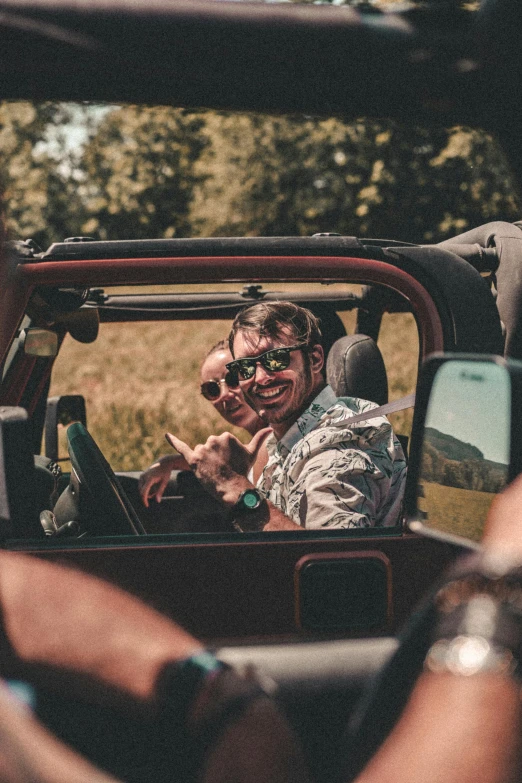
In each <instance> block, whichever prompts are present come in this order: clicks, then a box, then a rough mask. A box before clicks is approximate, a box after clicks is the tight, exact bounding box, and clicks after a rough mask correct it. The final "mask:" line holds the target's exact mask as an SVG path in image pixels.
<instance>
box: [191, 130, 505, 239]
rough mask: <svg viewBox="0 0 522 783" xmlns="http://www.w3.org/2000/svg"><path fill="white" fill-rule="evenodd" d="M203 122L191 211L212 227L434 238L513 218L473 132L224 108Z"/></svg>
mask: <svg viewBox="0 0 522 783" xmlns="http://www.w3.org/2000/svg"><path fill="white" fill-rule="evenodd" d="M208 129H209V130H210V131H211V133H212V152H213V159H212V160H208V161H206V165H207V170H208V171H209V172H211V173H212V177H210V178H209V179H208V180H207V181H206V183H205V184H204V186H203V188H202V189H201V193H200V194H199V197H198V199H197V201H196V206H195V211H196V214H197V215H198V216H199V217H201V218H202V219H203V220H204V221H205V225H206V226H208V227H210V228H211V230H212V233H218V234H220V233H221V234H267V235H277V234H279V235H281V234H282V235H285V234H300V235H303V234H313V233H316V232H318V231H335V232H338V233H341V234H347V235H356V236H362V237H371V236H373V237H385V238H393V239H402V240H404V241H410V242H432V241H439V240H442V239H444V238H446V237H449V236H452V235H455V234H457V233H460V232H461V231H464V230H466V229H467V228H470V227H472V226H474V225H479V224H480V223H484V222H486V221H488V220H495V219H504V220H514V219H516V218H517V217H518V216H519V209H518V204H517V202H516V198H515V196H514V195H513V194H514V188H513V187H512V185H511V181H510V178H509V174H508V169H507V167H506V165H505V163H504V161H503V158H502V155H501V153H500V151H499V149H498V147H497V146H495V144H494V143H493V141H492V140H491V139H490V138H489V137H488V136H487V135H486V134H484V133H481V132H479V131H471V130H467V129H463V128H455V129H451V130H444V129H440V130H433V129H432V130H424V129H418V128H410V127H403V126H401V125H400V124H398V123H395V122H391V121H389V122H384V121H382V122H377V121H371V120H370V121H369V120H367V121H363V120H357V121H354V122H351V123H343V122H341V121H340V120H335V119H330V120H316V119H311V118H303V117H266V116H260V115H230V114H220V115H214V118H213V119H212V121H211V122H209V124H208Z"/></svg>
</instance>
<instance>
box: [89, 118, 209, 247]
mask: <svg viewBox="0 0 522 783" xmlns="http://www.w3.org/2000/svg"><path fill="white" fill-rule="evenodd" d="M203 127H204V118H203V116H202V115H199V114H196V113H194V112H188V111H185V110H184V109H172V108H167V107H151V108H147V107H141V106H126V107H122V108H115V109H114V110H113V111H111V112H110V113H109V114H107V115H106V116H105V117H104V118H103V119H102V121H101V122H100V124H99V125H98V127H97V128H96V131H95V133H93V134H92V135H91V138H90V139H89V141H88V143H87V145H86V147H85V150H84V153H83V156H82V160H81V169H82V178H83V181H82V182H81V183H80V187H79V193H80V196H81V198H82V201H83V204H84V215H83V218H84V219H83V225H82V232H83V233H85V234H89V235H91V236H95V237H97V238H101V239H139V238H147V237H148V238H152V237H174V236H187V235H190V233H191V230H192V226H191V222H190V219H189V211H190V205H191V201H192V198H193V191H194V187H195V185H196V184H198V183H200V182H201V181H202V180H203V179H204V175H203V174H201V173H200V174H197V173H196V172H195V169H194V166H195V163H196V161H197V160H198V158H199V157H200V155H201V153H202V151H203V150H204V148H205V147H206V146H207V145H208V144H209V143H210V142H209V139H208V136H206V135H205V134H204V133H203Z"/></svg>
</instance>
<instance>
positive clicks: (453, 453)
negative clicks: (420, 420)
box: [424, 427, 484, 460]
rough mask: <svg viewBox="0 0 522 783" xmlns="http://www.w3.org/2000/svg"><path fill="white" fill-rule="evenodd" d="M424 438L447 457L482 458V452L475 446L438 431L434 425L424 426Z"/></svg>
mask: <svg viewBox="0 0 522 783" xmlns="http://www.w3.org/2000/svg"><path fill="white" fill-rule="evenodd" d="M424 438H425V440H427V441H428V442H429V443H430V444H431V445H432V446H433V448H434V449H437V451H438V452H440V453H441V454H443V455H444V456H445V457H447V459H458V460H463V459H484V454H483V453H482V452H481V450H480V449H478V448H477V447H476V446H472V445H471V443H465V442H464V441H462V440H459V439H458V438H454V437H453V435H446V433H444V432H439V430H436V429H435V428H434V427H426V429H425V435H424Z"/></svg>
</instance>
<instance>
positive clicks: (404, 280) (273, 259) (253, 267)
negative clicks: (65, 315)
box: [18, 248, 444, 356]
mask: <svg viewBox="0 0 522 783" xmlns="http://www.w3.org/2000/svg"><path fill="white" fill-rule="evenodd" d="M86 250H87V248H86ZM18 272H19V273H20V275H21V276H22V277H23V278H25V281H26V282H27V283H29V284H32V285H67V284H76V285H78V284H80V285H97V286H99V285H132V284H142V285H143V284H149V285H161V284H168V283H172V284H175V283H177V284H180V283H226V282H245V280H246V279H247V280H248V282H252V283H256V282H269V281H270V282H272V281H274V282H275V281H279V282H283V281H288V282H306V281H310V282H313V281H319V280H324V279H327V280H331V281H336V282H350V283H377V284H380V285H386V286H387V287H388V288H392V289H393V290H395V291H397V292H399V293H400V294H402V295H403V296H406V297H407V299H408V300H409V301H410V304H411V308H412V311H413V313H414V315H415V317H416V319H417V324H418V328H419V337H420V344H421V355H422V356H426V355H428V354H430V353H432V352H433V351H442V350H444V342H443V332H442V325H441V321H440V317H439V314H438V312H437V309H436V307H435V305H434V303H433V300H432V298H431V296H430V295H429V293H428V292H427V291H426V289H425V288H424V287H423V286H422V285H421V284H420V283H419V282H418V281H417V280H415V278H414V277H412V276H411V275H410V274H408V273H407V272H404V271H403V270H402V269H398V268H397V267H395V266H393V265H392V264H388V263H386V262H384V261H375V260H373V259H367V258H352V257H348V256H208V257H207V256H203V257H199V256H197V257H176V258H117V259H114V258H111V259H76V260H74V261H69V260H64V261H40V262H38V263H27V264H20V266H19V267H18ZM347 273H348V275H347ZM347 276H349V280H348V281H346V277H347Z"/></svg>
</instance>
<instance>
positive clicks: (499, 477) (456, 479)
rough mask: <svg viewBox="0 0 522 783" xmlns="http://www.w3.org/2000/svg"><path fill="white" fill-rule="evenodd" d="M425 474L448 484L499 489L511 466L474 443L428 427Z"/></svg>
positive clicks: (494, 490) (425, 441) (482, 488)
mask: <svg viewBox="0 0 522 783" xmlns="http://www.w3.org/2000/svg"><path fill="white" fill-rule="evenodd" d="M422 476H423V478H424V479H425V480H426V481H434V482H436V483H438V484H443V485H445V486H448V487H458V488H460V489H474V490H479V491H481V492H499V491H500V490H501V489H502V488H503V487H504V486H505V484H506V478H507V466H506V465H504V464H503V463H500V462H493V461H492V460H487V459H484V454H483V453H482V452H481V451H480V449H478V448H477V447H476V446H472V445H471V443H465V442H464V441H461V440H459V439H458V438H455V437H453V435H447V434H445V433H443V432H439V430H436V429H435V428H434V427H426V434H425V439H424V450H423V456H422Z"/></svg>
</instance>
